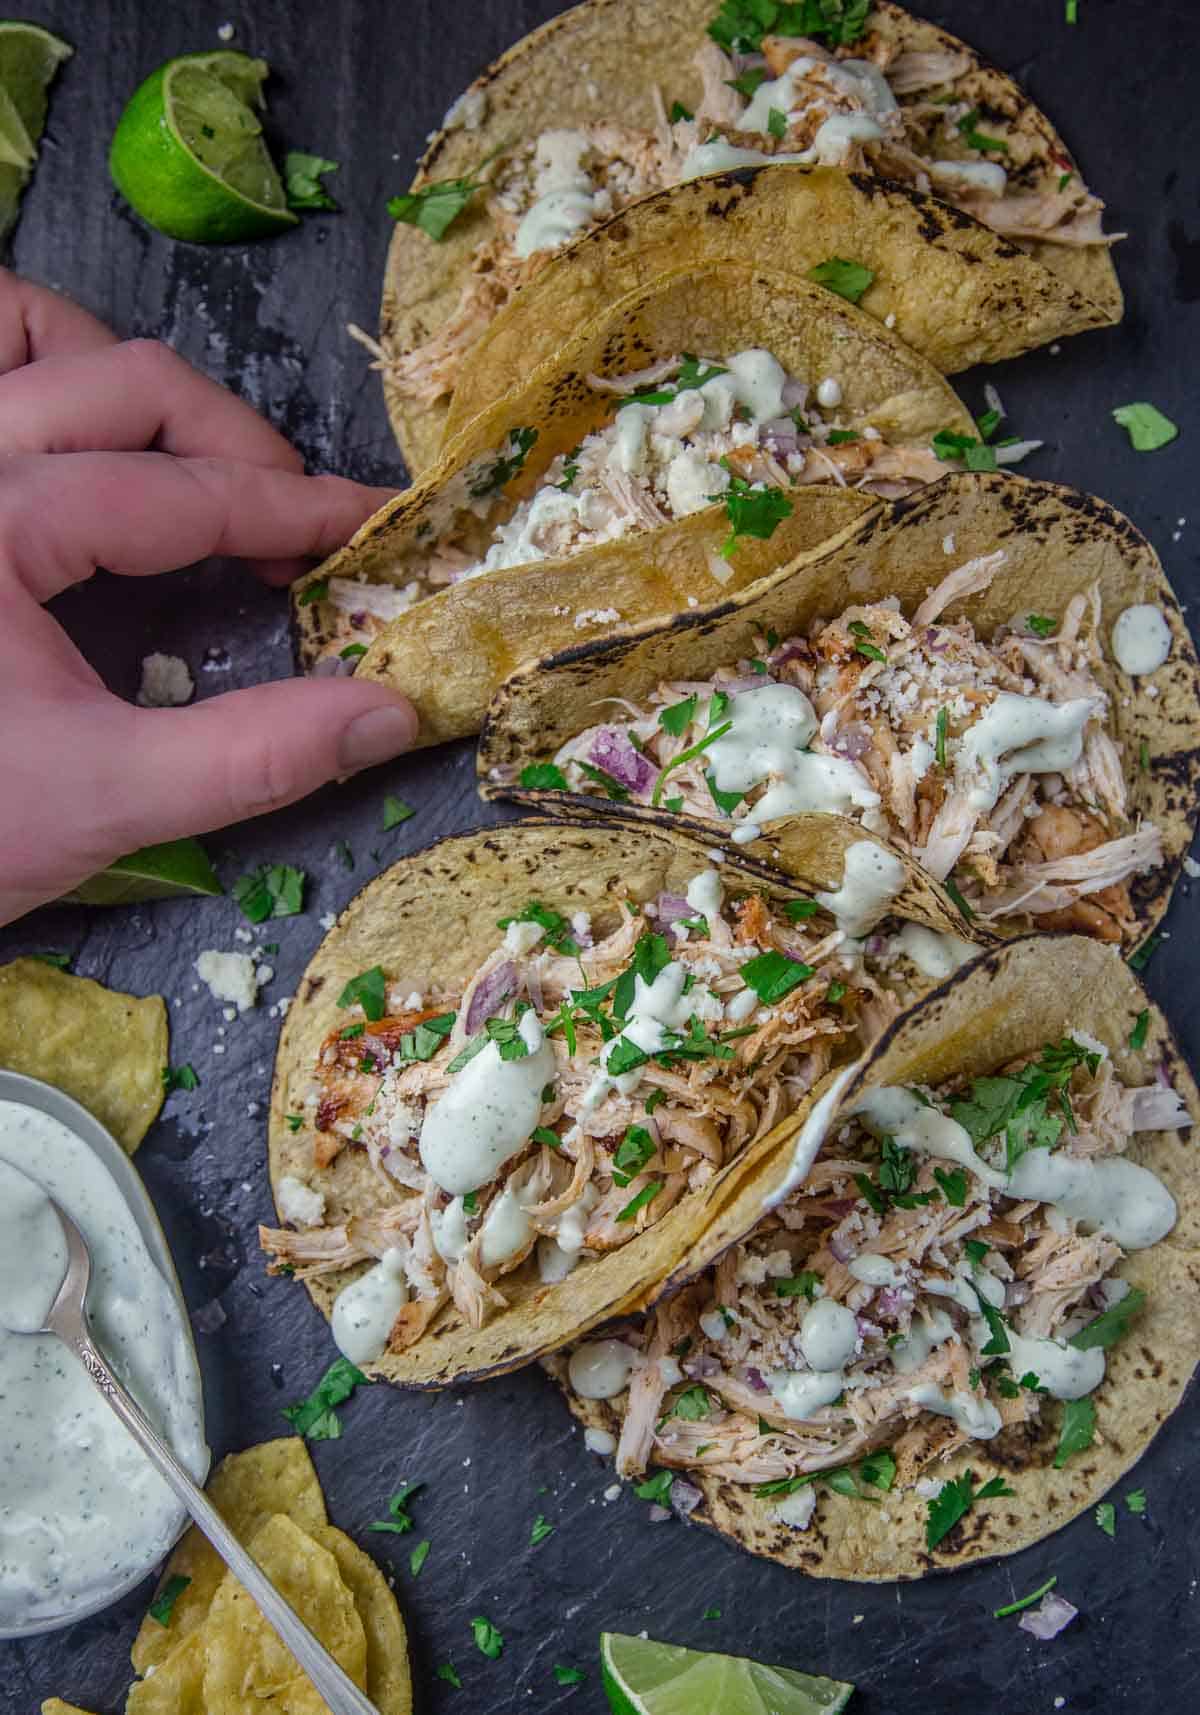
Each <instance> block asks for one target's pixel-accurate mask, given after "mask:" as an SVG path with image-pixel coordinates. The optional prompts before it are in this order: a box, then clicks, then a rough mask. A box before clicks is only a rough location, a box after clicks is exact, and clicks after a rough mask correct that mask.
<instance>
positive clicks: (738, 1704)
mask: <svg viewBox="0 0 1200 1715" xmlns="http://www.w3.org/2000/svg"><path fill="white" fill-rule="evenodd" d="M600 1666H601V1670H602V1672H603V1675H604V1689H605V1691H606V1692H607V1693H608V1701H609V1706H610V1707H611V1708H612V1709H613V1710H615V1711H616V1715H700V1712H701V1711H703V1712H704V1715H836V1712H837V1711H838V1710H839V1709H844V1708H845V1707H846V1704H847V1702H848V1701H849V1698H850V1695H851V1693H852V1692H853V1690H854V1687H853V1686H852V1685H847V1684H845V1683H844V1682H843V1681H842V1680H839V1679H819V1678H814V1677H813V1676H812V1675H811V1674H808V1673H795V1672H794V1671H793V1670H792V1669H791V1668H790V1667H763V1666H761V1665H760V1663H758V1662H756V1661H747V1660H746V1659H745V1657H744V1656H740V1655H711V1654H709V1653H708V1652H707V1651H704V1650H694V1649H682V1648H681V1647H680V1646H679V1645H678V1644H659V1643H655V1642H654V1640H653V1639H652V1638H629V1637H624V1636H622V1634H621V1633H620V1632H602V1633H601V1634H600Z"/></svg>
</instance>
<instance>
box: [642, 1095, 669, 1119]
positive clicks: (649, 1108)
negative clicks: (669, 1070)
mask: <svg viewBox="0 0 1200 1715" xmlns="http://www.w3.org/2000/svg"><path fill="white" fill-rule="evenodd" d="M666 1099H667V1092H666V1091H665V1090H663V1089H658V1090H651V1092H650V1094H649V1095H648V1096H647V1097H646V1100H645V1103H644V1104H643V1105H644V1107H645V1110H646V1112H647V1113H648V1114H652V1113H653V1112H654V1110H655V1108H656V1107H658V1106H659V1105H660V1103H662V1102H665V1101H666Z"/></svg>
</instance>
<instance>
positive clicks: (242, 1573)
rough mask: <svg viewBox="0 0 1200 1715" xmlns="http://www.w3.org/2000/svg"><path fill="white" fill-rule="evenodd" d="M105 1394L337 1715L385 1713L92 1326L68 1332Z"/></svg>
mask: <svg viewBox="0 0 1200 1715" xmlns="http://www.w3.org/2000/svg"><path fill="white" fill-rule="evenodd" d="M63 1337H65V1338H66V1343H67V1344H68V1345H69V1346H70V1348H71V1350H72V1351H73V1352H74V1353H75V1356H76V1357H77V1358H78V1359H79V1361H80V1363H81V1364H82V1365H83V1367H84V1369H86V1370H87V1372H88V1374H89V1375H90V1377H91V1378H92V1380H93V1382H95V1384H96V1386H97V1388H98V1389H99V1390H100V1393H101V1394H102V1395H103V1397H104V1399H105V1400H106V1401H107V1403H108V1404H109V1405H110V1406H111V1407H112V1409H113V1411H114V1412H115V1413H116V1414H117V1416H118V1417H119V1418H120V1420H121V1422H122V1423H123V1424H124V1425H125V1427H126V1429H127V1430H128V1431H129V1433H130V1434H131V1435H132V1436H133V1438H134V1440H135V1441H136V1442H137V1443H138V1445H139V1447H140V1448H141V1449H142V1452H143V1453H144V1454H145V1455H146V1457H147V1458H148V1459H149V1460H150V1462H151V1464H152V1465H153V1466H154V1467H155V1468H156V1470H157V1471H158V1473H159V1475H160V1476H161V1477H163V1478H164V1480H165V1481H166V1482H167V1483H169V1484H170V1486H171V1488H172V1489H174V1491H175V1493H176V1494H177V1495H178V1497H179V1499H180V1500H181V1501H182V1502H183V1504H184V1506H185V1507H186V1508H187V1510H188V1512H189V1513H191V1515H192V1517H193V1519H195V1521H196V1523H197V1524H198V1525H199V1526H200V1529H201V1530H202V1531H203V1532H204V1534H205V1536H206V1537H207V1538H208V1540H209V1541H210V1542H211V1543H212V1545H213V1547H214V1548H215V1549H216V1551H217V1553H218V1554H219V1555H220V1556H221V1558H222V1560H223V1561H224V1562H225V1564H226V1566H228V1567H229V1570H230V1571H231V1572H232V1573H234V1575H235V1576H236V1577H237V1579H238V1580H239V1582H240V1583H241V1584H242V1585H243V1586H244V1587H245V1589H246V1590H247V1591H248V1592H249V1594H250V1595H251V1596H252V1597H253V1599H254V1601H255V1603H256V1604H257V1605H258V1607H259V1609H260V1611H261V1612H262V1614H263V1616H264V1618H265V1619H266V1620H268V1621H269V1622H270V1624H271V1626H272V1627H273V1628H274V1630H275V1632H276V1633H277V1634H278V1636H279V1639H280V1641H281V1642H282V1643H283V1645H284V1646H285V1648H287V1649H288V1650H290V1651H291V1653H292V1655H293V1656H294V1657H295V1659H296V1661H297V1663H298V1664H299V1666H300V1667H301V1668H302V1669H303V1671H304V1672H305V1673H306V1674H307V1675H308V1677H309V1679H310V1680H311V1681H312V1683H313V1685H314V1686H315V1687H316V1689H317V1690H318V1691H319V1692H320V1694H321V1696H322V1697H323V1698H324V1699H325V1701H326V1703H327V1704H328V1705H329V1708H330V1709H331V1710H332V1711H333V1715H379V1711H378V1710H377V1709H376V1707H375V1705H374V1704H373V1703H372V1702H371V1700H370V1698H369V1697H365V1696H364V1695H363V1693H362V1692H361V1691H360V1690H359V1689H358V1687H357V1685H355V1683H354V1681H353V1680H352V1679H351V1678H350V1677H349V1675H348V1674H347V1673H345V1672H344V1671H343V1670H342V1668H341V1667H339V1665H338V1663H337V1662H336V1661H335V1660H334V1659H333V1657H332V1656H331V1655H330V1653H329V1651H328V1650H327V1649H326V1648H325V1646H324V1645H323V1644H322V1643H321V1642H320V1640H319V1639H318V1638H316V1637H314V1636H313V1634H312V1632H310V1631H309V1629H308V1627H307V1626H306V1625H305V1624H304V1621H303V1620H302V1619H301V1618H300V1616H299V1615H298V1614H297V1613H296V1612H295V1610H294V1609H293V1608H292V1607H291V1606H290V1605H289V1604H288V1603H287V1602H286V1601H285V1600H284V1598H283V1597H282V1596H281V1595H280V1594H279V1591H278V1590H277V1589H276V1588H275V1586H274V1585H273V1584H272V1583H271V1580H270V1579H269V1578H268V1577H267V1576H266V1575H265V1574H264V1573H263V1572H262V1571H261V1570H260V1569H259V1567H258V1566H257V1564H256V1563H255V1562H254V1561H253V1560H252V1559H251V1557H250V1555H249V1554H247V1552H246V1550H245V1549H244V1548H243V1547H242V1545H241V1543H240V1542H239V1541H238V1539H237V1537H236V1536H234V1534H233V1532H232V1531H231V1530H230V1528H229V1526H228V1525H227V1524H226V1523H225V1521H224V1519H223V1518H222V1517H221V1515H220V1513H219V1512H218V1511H217V1509H216V1508H215V1507H214V1506H213V1505H212V1503H211V1501H209V1500H208V1498H207V1496H206V1495H205V1494H204V1492H203V1491H202V1490H201V1489H198V1488H197V1487H196V1485H195V1483H193V1481H192V1479H191V1478H190V1477H189V1476H188V1474H187V1472H186V1471H185V1470H184V1468H183V1466H182V1465H181V1464H180V1463H179V1461H178V1460H177V1459H176V1457H175V1455H174V1454H173V1453H172V1452H171V1450H170V1448H169V1447H168V1446H167V1445H166V1444H165V1443H164V1442H163V1441H162V1439H161V1438H160V1437H159V1435H158V1434H157V1433H156V1431H155V1430H154V1429H153V1427H152V1426H151V1424H150V1423H149V1422H148V1420H147V1419H146V1417H145V1416H144V1414H143V1412H142V1410H141V1408H140V1406H138V1404H137V1403H136V1401H134V1400H133V1399H131V1398H130V1396H129V1394H128V1393H126V1391H125V1389H124V1388H123V1387H122V1386H121V1384H120V1382H119V1381H118V1380H117V1378H116V1376H114V1375H113V1373H112V1371H111V1370H110V1369H109V1367H108V1365H107V1363H105V1361H104V1358H103V1356H102V1355H101V1353H100V1352H99V1350H98V1349H97V1347H96V1346H95V1344H94V1342H93V1341H92V1339H91V1336H90V1335H89V1334H88V1333H87V1331H86V1330H81V1329H77V1330H75V1331H73V1332H72V1333H71V1334H69V1335H65V1336H63Z"/></svg>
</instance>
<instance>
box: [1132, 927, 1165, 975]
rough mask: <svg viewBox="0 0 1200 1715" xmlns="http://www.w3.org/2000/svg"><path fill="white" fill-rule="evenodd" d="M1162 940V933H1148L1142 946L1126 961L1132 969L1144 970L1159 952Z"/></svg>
mask: <svg viewBox="0 0 1200 1715" xmlns="http://www.w3.org/2000/svg"><path fill="white" fill-rule="evenodd" d="M1161 942H1162V936H1161V935H1147V937H1146V939H1145V940H1144V941H1143V942H1142V944H1141V946H1140V947H1138V948H1136V949H1135V951H1134V952H1132V953H1130V955H1129V957H1128V958H1127V959H1126V961H1125V963H1126V964H1127V965H1128V966H1129V968H1130V970H1131V971H1144V970H1145V968H1146V966H1147V965H1148V964H1149V963H1150V961H1151V959H1152V958H1153V957H1154V955H1155V953H1157V951H1158V949H1159V946H1160V944H1161Z"/></svg>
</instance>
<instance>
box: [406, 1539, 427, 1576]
mask: <svg viewBox="0 0 1200 1715" xmlns="http://www.w3.org/2000/svg"><path fill="white" fill-rule="evenodd" d="M429 1548H430V1545H429V1543H428V1542H418V1544H417V1546H416V1547H415V1548H414V1549H413V1551H412V1553H411V1554H410V1555H409V1557H408V1570H409V1571H410V1572H411V1573H412V1575H413V1577H414V1578H419V1577H420V1575H421V1568H422V1566H424V1564H425V1562H426V1561H427V1560H428V1559H429Z"/></svg>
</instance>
